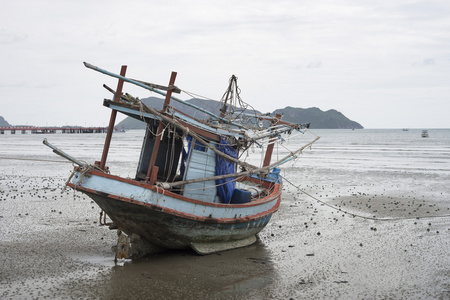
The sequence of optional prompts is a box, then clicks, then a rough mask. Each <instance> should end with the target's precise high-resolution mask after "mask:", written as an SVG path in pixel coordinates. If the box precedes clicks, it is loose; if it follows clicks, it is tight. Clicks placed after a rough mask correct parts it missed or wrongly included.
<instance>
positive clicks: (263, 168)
mask: <svg viewBox="0 0 450 300" xmlns="http://www.w3.org/2000/svg"><path fill="white" fill-rule="evenodd" d="M318 139H320V136H318V137H316V138H315V139H314V140H313V141H312V142H309V143H308V144H306V145H304V146H303V147H301V148H299V149H297V150H296V151H294V152H291V153H290V154H289V155H287V156H285V157H284V158H283V159H280V160H278V161H277V162H275V163H273V164H271V165H269V166H265V167H262V168H257V169H254V170H251V171H244V172H237V173H232V174H224V175H217V176H211V177H204V178H196V179H190V180H184V181H176V182H164V183H161V185H168V188H173V187H176V186H180V185H183V184H188V183H197V182H203V181H208V180H218V179H224V178H230V177H241V176H247V175H250V174H256V173H260V172H265V171H268V170H270V169H272V168H274V167H276V166H278V165H280V164H281V163H282V162H284V161H286V160H287V159H289V158H290V157H293V156H295V155H296V154H297V153H299V152H301V151H303V150H304V149H305V148H308V147H310V146H311V145H312V144H314V143H315V142H316V141H317V140H318ZM163 187H164V188H167V187H165V186H163Z"/></svg>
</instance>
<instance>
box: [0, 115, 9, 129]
mask: <svg viewBox="0 0 450 300" xmlns="http://www.w3.org/2000/svg"><path fill="white" fill-rule="evenodd" d="M3 126H5V127H9V126H11V125H10V124H9V123H8V122H6V120H5V119H4V118H3V117H2V116H0V127H3Z"/></svg>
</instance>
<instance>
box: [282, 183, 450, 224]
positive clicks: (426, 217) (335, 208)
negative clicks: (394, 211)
mask: <svg viewBox="0 0 450 300" xmlns="http://www.w3.org/2000/svg"><path fill="white" fill-rule="evenodd" d="M280 176H281V177H282V178H283V180H285V181H286V182H287V183H289V184H290V185H292V186H293V187H294V188H296V189H297V190H298V191H300V192H301V193H303V194H305V195H306V196H308V197H311V198H312V199H314V200H316V201H317V202H319V203H320V204H323V205H325V206H328V207H330V208H332V209H334V210H337V211H339V212H342V213H344V214H347V215H351V216H353V217H358V218H361V219H366V220H373V221H400V220H414V219H431V218H445V217H450V214H446V215H440V216H436V215H434V216H421V217H418V216H415V217H398V218H376V217H368V216H363V215H359V214H356V213H352V212H349V211H346V210H343V209H341V208H338V207H336V206H334V205H331V204H328V203H326V202H324V201H322V200H320V199H318V198H317V197H314V196H313V195H311V194H309V193H307V192H305V191H304V190H302V189H301V188H300V187H299V186H297V185H295V184H293V183H292V182H290V181H289V180H288V179H287V178H286V177H284V176H282V175H280Z"/></svg>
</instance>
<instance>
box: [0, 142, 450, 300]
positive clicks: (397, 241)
mask: <svg viewBox="0 0 450 300" xmlns="http://www.w3.org/2000/svg"><path fill="white" fill-rule="evenodd" d="M127 138H128V137H127V136H124V137H123V138H122V139H127ZM23 139H24V137H23V138H22V139H21V142H23ZM59 139H62V140H61V143H62V141H63V138H62V137H59ZM41 140H42V139H39V140H38V139H37V138H33V139H32V140H30V142H29V144H30V145H31V147H32V149H36V148H37V147H44V146H40V143H41V142H42V141H41ZM16 143H19V141H18V140H14V142H13V144H16ZM19 144H20V143H19ZM69 144H70V141H67V145H69ZM85 144H86V145H84V146H79V147H81V148H80V149H81V150H80V149H79V150H77V151H79V153H78V155H79V156H81V157H82V158H83V159H86V160H87V158H89V157H91V156H92V153H85V152H84V151H85V148H87V147H88V146H91V145H93V144H94V142H92V143H90V142H86V141H85ZM16 145H17V144H16ZM95 145H97V144H96V142H95ZM2 147H3V148H2V149H3V150H2V149H0V156H1V157H4V158H5V157H9V158H8V159H1V160H0V211H1V212H0V226H1V227H0V251H1V254H2V259H1V260H0V298H2V299H135V298H146V299H450V267H449V266H450V256H449V255H448V249H450V200H449V197H450V187H449V184H448V182H450V170H447V166H448V161H445V162H444V163H445V165H444V164H442V168H443V169H444V171H442V172H441V171H439V172H430V171H429V170H425V171H424V170H418V169H417V168H413V169H401V170H400V169H399V170H396V169H395V170H394V169H390V170H368V169H365V168H360V169H357V170H355V169H345V168H335V167H333V166H332V164H330V166H329V167H328V168H327V167H325V166H320V167H318V168H315V167H314V166H312V165H308V164H304V165H303V166H302V165H301V164H300V166H294V167H292V166H288V167H287V168H286V169H285V171H283V172H282V174H283V176H285V177H286V178H287V179H288V180H289V182H292V183H293V184H294V185H295V186H297V187H298V188H297V187H294V186H293V185H291V184H290V183H289V182H287V181H285V183H284V193H283V200H282V204H281V207H280V209H279V211H278V212H277V213H276V214H275V215H274V216H273V218H272V220H271V222H270V223H269V225H268V226H267V227H266V228H265V229H264V230H263V231H262V232H261V233H260V235H259V240H258V242H257V243H256V244H254V245H252V246H249V247H246V248H242V249H235V250H231V251H226V252H222V253H217V254H212V255H208V256H199V255H197V254H195V253H194V252H193V251H188V250H185V251H169V252H166V253H162V254H157V255H152V256H149V257H146V258H141V259H136V260H133V261H131V260H119V261H118V262H117V263H114V252H113V251H112V247H113V246H114V245H115V243H116V239H117V234H116V232H115V231H111V230H109V229H108V228H107V227H106V226H100V224H99V213H100V210H99V208H98V207H97V205H96V204H95V203H93V202H92V201H91V200H90V199H89V198H87V197H86V196H84V195H82V194H81V193H74V192H73V191H72V190H69V189H68V190H66V191H64V192H61V190H62V188H63V186H64V183H65V181H66V180H67V178H68V176H69V175H70V171H71V169H72V166H71V164H69V163H62V162H54V161H46V160H52V159H54V160H58V159H59V158H57V157H56V158H55V157H53V156H52V155H53V154H52V153H51V151H50V153H47V152H45V151H48V149H44V148H42V149H41V150H38V151H37V152H38V153H34V152H32V151H30V152H27V151H26V150H24V149H25V148H24V149H22V150H20V151H21V152H20V153H17V152H16V153H14V152H12V151H11V150H10V149H7V148H5V147H6V146H4V145H2ZM127 147H135V146H127ZM136 147H139V145H137V146H136ZM38 149H40V148H38ZM69 150H70V149H69ZM83 153H84V154H83ZM313 153H314V152H312V154H311V159H312V158H313V156H314V154H313ZM83 155H85V157H83ZM13 156H16V159H10V158H12V157H13ZM330 157H331V156H330ZM25 158H27V159H31V160H24V159H25ZM91 159H92V158H91ZM93 159H95V157H94V158H93ZM302 159H305V160H306V161H308V159H310V158H309V157H304V158H302ZM311 159H310V160H311ZM321 159H322V158H321ZM111 160H112V161H114V160H117V162H118V163H119V165H120V164H122V163H125V162H126V161H127V158H123V159H116V158H115V157H114V153H113V155H112V158H111Z"/></svg>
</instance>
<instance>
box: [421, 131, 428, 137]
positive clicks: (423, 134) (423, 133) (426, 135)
mask: <svg viewBox="0 0 450 300" xmlns="http://www.w3.org/2000/svg"><path fill="white" fill-rule="evenodd" d="M422 137H423V138H427V137H428V130H422Z"/></svg>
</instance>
